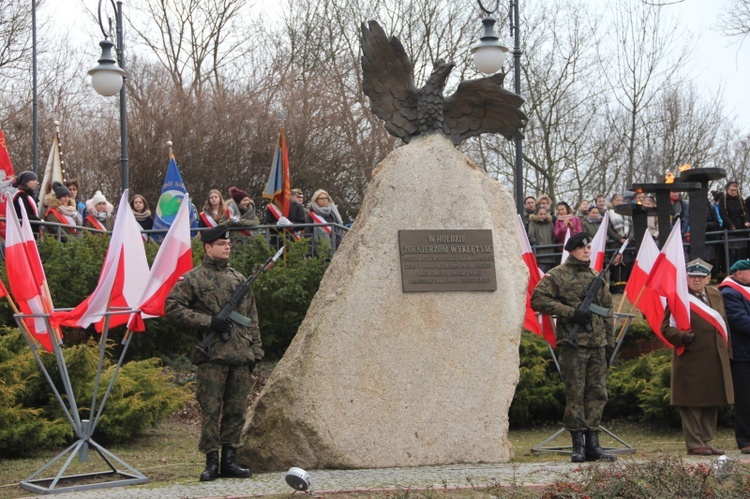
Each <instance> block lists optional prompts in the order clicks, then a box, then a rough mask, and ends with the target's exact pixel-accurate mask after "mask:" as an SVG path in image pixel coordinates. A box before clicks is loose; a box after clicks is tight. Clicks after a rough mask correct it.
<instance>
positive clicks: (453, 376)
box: [240, 135, 527, 470]
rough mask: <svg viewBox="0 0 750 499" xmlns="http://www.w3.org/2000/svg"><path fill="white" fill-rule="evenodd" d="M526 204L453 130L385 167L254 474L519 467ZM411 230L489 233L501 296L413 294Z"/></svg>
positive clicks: (273, 388)
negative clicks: (403, 262)
mask: <svg viewBox="0 0 750 499" xmlns="http://www.w3.org/2000/svg"><path fill="white" fill-rule="evenodd" d="M516 227H517V218H516V214H515V209H514V203H513V199H512V198H511V196H510V195H509V193H508V192H507V191H506V190H505V189H504V188H503V187H502V186H500V184H499V183H498V182H496V181H495V180H493V179H491V178H490V177H489V176H488V175H487V174H486V173H484V172H482V171H480V170H479V169H478V168H477V167H476V165H474V164H473V163H472V162H471V161H470V160H469V159H468V158H466V157H465V156H464V155H462V154H461V153H459V152H458V151H457V150H456V149H455V148H454V147H453V145H452V144H451V143H450V142H449V141H448V140H447V139H446V138H444V137H442V136H437V135H432V136H428V137H425V138H420V139H416V140H414V141H413V142H412V143H410V144H408V145H406V146H404V147H401V148H399V149H397V150H395V151H393V152H392V153H391V154H389V155H388V157H387V158H386V159H385V160H384V161H383V162H382V163H381V164H380V165H379V166H378V168H377V169H376V170H375V172H374V173H373V179H372V181H371V183H370V185H369V187H368V189H367V193H366V196H365V199H364V203H363V205H362V209H361V211H360V213H359V216H358V217H357V220H356V222H355V223H354V225H353V227H352V229H351V230H350V231H349V233H348V234H347V236H346V237H345V239H344V242H343V244H342V246H341V247H340V248H339V249H338V251H337V252H336V254H335V256H334V258H333V261H332V262H331V265H330V267H329V268H328V270H327V272H326V274H325V276H324V278H323V281H322V282H321V285H320V289H319V290H318V293H317V294H316V295H315V298H314V299H313V301H312V304H311V306H310V309H309V311H308V313H307V316H306V317H305V320H304V321H303V323H302V325H301V326H300V328H299V331H298V332H297V335H296V337H295V338H294V341H292V344H291V345H290V347H289V349H288V350H287V351H286V354H285V355H284V357H283V358H282V359H281V361H280V362H279V363H278V365H277V366H276V368H275V369H274V371H273V373H272V374H271V377H270V378H269V380H268V383H267V385H266V387H265V388H264V390H263V392H262V393H261V394H260V396H259V398H258V399H257V401H256V402H255V403H254V405H253V406H252V407H251V408H250V409H249V413H248V419H247V424H246V426H245V429H244V444H243V447H242V449H241V450H240V451H241V452H240V457H241V458H242V460H243V462H246V463H248V464H249V465H250V466H252V467H253V468H255V469H266V470H282V469H286V468H288V467H290V466H299V467H302V468H310V469H320V468H381V467H401V466H423V465H440V464H449V463H480V462H495V463H496V462H507V461H508V460H509V459H510V458H511V457H512V447H511V444H510V443H509V441H508V438H507V436H508V408H509V406H510V403H511V401H512V399H513V394H514V390H515V387H516V383H517V382H518V375H519V369H518V365H519V358H518V344H519V341H520V335H521V326H522V322H523V315H524V309H525V307H524V304H525V292H526V283H527V273H526V268H525V266H524V264H523V262H522V259H521V249H520V243H519V241H518V235H517V229H516ZM400 229H489V230H491V231H492V239H493V243H494V247H493V250H492V251H494V263H495V270H496V278H497V290H496V291H435V292H416V293H405V292H403V291H402V281H401V269H400V260H399V251H400V250H399V242H398V231H399V230H400Z"/></svg>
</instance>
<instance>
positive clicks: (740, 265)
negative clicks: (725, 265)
mask: <svg viewBox="0 0 750 499" xmlns="http://www.w3.org/2000/svg"><path fill="white" fill-rule="evenodd" d="M740 270H750V260H748V259H745V260H737V261H736V262H734V264H733V265H732V266H731V267H729V273H730V274H734V273H735V272H738V271H740Z"/></svg>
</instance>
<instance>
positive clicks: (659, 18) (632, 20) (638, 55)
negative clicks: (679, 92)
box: [600, 0, 690, 186]
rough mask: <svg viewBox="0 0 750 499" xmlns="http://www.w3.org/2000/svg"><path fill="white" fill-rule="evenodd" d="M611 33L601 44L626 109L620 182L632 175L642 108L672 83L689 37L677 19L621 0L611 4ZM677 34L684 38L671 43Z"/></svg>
mask: <svg viewBox="0 0 750 499" xmlns="http://www.w3.org/2000/svg"><path fill="white" fill-rule="evenodd" d="M614 9H615V10H614V14H613V15H614V23H613V26H612V35H613V36H610V37H609V38H608V39H607V40H606V41H605V43H603V44H602V46H601V51H600V58H601V61H602V65H603V67H604V68H605V69H604V70H603V72H602V74H603V76H604V77H605V78H606V81H607V83H608V84H609V86H610V88H611V89H612V91H613V96H614V99H615V102H616V104H617V106H619V108H621V109H622V110H624V111H625V112H626V113H627V120H626V121H620V120H617V121H616V122H615V123H616V125H617V126H618V130H619V133H620V135H621V137H622V141H623V143H624V144H625V145H626V156H625V158H624V161H625V164H626V169H625V172H624V173H625V178H624V181H625V182H624V183H625V186H629V185H631V184H632V183H633V182H634V181H635V179H636V177H637V173H638V172H637V167H638V165H637V161H636V158H637V148H638V146H639V143H640V141H641V140H642V138H643V131H644V130H645V129H647V127H648V126H649V123H648V122H647V121H646V117H647V115H646V110H647V109H648V108H649V107H650V106H651V105H652V104H653V103H654V102H655V100H656V99H657V98H658V95H659V92H660V91H664V90H667V89H669V88H670V87H671V86H672V85H675V84H676V83H677V82H676V81H675V78H674V77H675V76H676V75H677V74H678V72H679V69H680V67H681V66H682V65H683V62H684V60H685V58H686V57H687V53H688V47H689V45H688V43H689V40H690V38H689V37H688V36H687V35H685V34H680V35H679V36H676V34H679V33H680V30H679V29H678V26H679V25H678V22H677V19H674V18H667V16H666V15H665V13H664V12H663V11H662V9H659V8H658V7H655V6H653V5H649V4H645V3H636V4H633V3H632V2H627V1H622V0H620V1H619V2H618V3H617V4H616V5H615V6H614ZM676 40H685V42H681V45H679V46H676V42H675V41H676Z"/></svg>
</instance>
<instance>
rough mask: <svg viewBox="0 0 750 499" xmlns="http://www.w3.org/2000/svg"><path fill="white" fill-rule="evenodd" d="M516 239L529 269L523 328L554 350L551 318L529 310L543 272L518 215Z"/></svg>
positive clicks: (554, 343) (553, 330) (553, 331)
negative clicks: (540, 337)
mask: <svg viewBox="0 0 750 499" xmlns="http://www.w3.org/2000/svg"><path fill="white" fill-rule="evenodd" d="M518 238H519V239H520V241H521V251H522V255H521V256H522V258H523V262H524V263H525V264H526V267H528V269H529V284H528V286H527V287H526V314H525V315H524V319H523V327H524V328H525V329H526V330H528V331H531V332H532V333H536V334H537V335H539V336H542V337H543V338H544V339H545V340H547V342H548V343H549V344H550V345H552V348H554V347H555V346H556V341H555V328H554V326H553V325H552V318H551V317H550V316H548V315H541V314H537V313H536V312H534V310H533V309H532V308H531V294H532V293H533V292H534V287H536V285H537V283H538V282H539V281H540V280H541V279H542V277H544V272H542V270H541V269H540V268H539V265H538V264H537V262H536V257H535V256H534V252H533V251H532V250H531V243H529V236H528V235H527V234H526V228H525V227H524V225H523V219H522V218H521V215H518Z"/></svg>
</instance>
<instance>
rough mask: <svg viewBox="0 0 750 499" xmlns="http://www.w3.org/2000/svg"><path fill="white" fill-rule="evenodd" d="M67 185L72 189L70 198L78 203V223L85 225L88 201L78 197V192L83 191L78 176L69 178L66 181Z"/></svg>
mask: <svg viewBox="0 0 750 499" xmlns="http://www.w3.org/2000/svg"><path fill="white" fill-rule="evenodd" d="M65 187H67V188H68V190H69V191H70V199H72V200H73V201H75V203H76V211H78V225H83V217H85V216H86V203H84V202H83V201H81V200H80V199H79V198H78V193H79V192H81V186H80V185H78V179H77V178H69V179H68V180H66V181H65Z"/></svg>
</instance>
